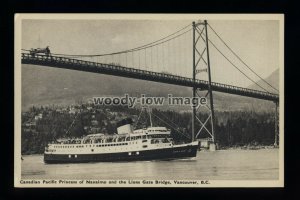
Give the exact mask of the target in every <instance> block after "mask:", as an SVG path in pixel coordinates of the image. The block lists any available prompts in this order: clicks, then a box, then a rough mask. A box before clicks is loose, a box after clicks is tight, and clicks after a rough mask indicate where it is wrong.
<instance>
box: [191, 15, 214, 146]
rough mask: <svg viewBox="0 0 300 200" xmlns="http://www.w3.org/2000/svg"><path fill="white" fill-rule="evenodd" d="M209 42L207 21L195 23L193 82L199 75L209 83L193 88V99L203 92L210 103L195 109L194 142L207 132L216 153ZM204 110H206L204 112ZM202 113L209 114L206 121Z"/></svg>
mask: <svg viewBox="0 0 300 200" xmlns="http://www.w3.org/2000/svg"><path fill="white" fill-rule="evenodd" d="M208 42H209V40H208V34H207V21H206V20H204V21H199V22H193V81H194V82H195V80H196V76H197V75H198V76H197V79H201V80H203V79H206V80H207V81H208V86H207V87H206V88H197V87H193V97H200V94H199V93H200V92H201V91H202V92H201V93H203V92H205V97H207V98H208V99H209V102H207V106H199V107H197V108H196V107H193V114H192V140H193V141H194V140H196V139H197V137H198V136H199V135H200V134H201V133H202V132H207V133H208V134H209V136H210V138H209V141H208V142H209V149H210V150H212V151H214V150H216V137H215V129H214V124H215V115H214V102H213V93H212V87H211V70H210V59H209V48H208ZM202 96H203V95H202ZM203 109H205V110H204V112H203ZM201 110H202V111H201ZM200 112H203V113H207V117H206V119H201V118H200V115H199V114H200Z"/></svg>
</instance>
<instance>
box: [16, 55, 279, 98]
mask: <svg viewBox="0 0 300 200" xmlns="http://www.w3.org/2000/svg"><path fill="white" fill-rule="evenodd" d="M22 64H32V65H43V66H49V67H56V68H64V69H72V70H79V71H86V72H94V73H101V74H109V75H115V76H122V77H128V78H135V79H142V80H149V81H155V82H162V83H168V84H173V85H180V86H187V87H197V88H201V89H203V90H205V89H208V82H207V81H203V80H196V81H195V82H194V81H193V79H192V78H187V77H182V76H176V75H172V74H165V73H159V72H151V71H147V70H139V69H134V68H128V67H122V66H118V65H115V64H103V63H96V62H90V61H84V60H78V59H72V58H66V57H58V56H46V55H35V56H32V55H30V54H29V53H22ZM212 90H213V91H218V92H223V93H228V94H235V95H240V96H246V97H253V98H257V99H264V100H269V101H274V102H278V101H279V96H278V95H277V94H273V93H268V92H262V91H259V90H252V89H248V88H242V87H237V86H232V85H226V84H221V83H215V82H212Z"/></svg>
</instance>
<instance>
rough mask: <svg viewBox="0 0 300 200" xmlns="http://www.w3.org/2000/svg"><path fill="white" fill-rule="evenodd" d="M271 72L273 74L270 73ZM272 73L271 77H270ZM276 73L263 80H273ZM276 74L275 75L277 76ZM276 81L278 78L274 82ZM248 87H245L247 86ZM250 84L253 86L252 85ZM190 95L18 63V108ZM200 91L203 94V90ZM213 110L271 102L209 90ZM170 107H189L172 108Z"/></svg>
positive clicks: (260, 107)
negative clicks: (98, 99)
mask: <svg viewBox="0 0 300 200" xmlns="http://www.w3.org/2000/svg"><path fill="white" fill-rule="evenodd" d="M274 74H275V75H274ZM271 76H272V77H271ZM274 77H275V78H276V72H274V73H272V74H271V75H270V77H268V78H267V79H266V80H270V81H271V80H272V81H274V83H276V79H275V78H274ZM277 77H278V76H277ZM277 83H278V81H277ZM251 87H252V86H250V87H249V88H251ZM253 87H254V86H253ZM126 93H127V94H129V95H130V96H137V95H138V96H140V94H146V95H149V96H162V97H167V94H172V95H173V96H182V97H186V96H191V94H192V89H191V88H187V87H182V86H176V85H170V84H161V83H156V82H151V81H144V80H137V79H129V78H123V77H117V76H111V75H104V74H95V73H89V72H81V71H74V70H67V69H58V68H51V67H42V66H34V65H22V109H23V110H27V109H28V108H29V107H31V106H33V105H35V106H39V105H52V104H54V105H55V104H58V105H68V104H73V103H76V102H79V101H86V100H87V99H89V98H92V97H101V96H102V97H103V96H124V94H126ZM203 94H204V93H203ZM213 95H214V105H215V109H216V110H221V111H224V110H228V111H235V110H252V111H263V112H264V111H270V109H271V108H272V106H273V104H272V103H270V102H267V101H263V100H256V99H253V98H248V97H241V96H236V95H230V94H224V93H219V92H213ZM172 109H176V110H182V109H185V110H186V109H190V108H187V107H178V106H177V107H172Z"/></svg>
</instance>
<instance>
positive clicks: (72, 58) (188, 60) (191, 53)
mask: <svg viewBox="0 0 300 200" xmlns="http://www.w3.org/2000/svg"><path fill="white" fill-rule="evenodd" d="M208 30H209V31H210V32H211V33H212V34H214V35H215V36H216V39H218V40H219V42H220V43H221V44H222V45H223V46H224V47H226V48H227V50H228V52H230V53H231V55H233V56H234V57H235V59H236V60H238V61H239V63H240V64H241V65H243V67H244V68H247V69H248V71H247V72H248V74H247V73H246V71H245V70H243V68H241V67H240V66H239V65H237V64H236V62H234V61H232V59H230V58H229V57H228V56H227V55H226V54H225V53H224V52H223V51H222V50H221V48H219V46H218V45H217V43H216V42H215V41H212V40H211V39H209V38H208ZM209 48H214V51H215V52H217V53H218V54H219V55H220V56H221V57H222V58H223V59H224V61H225V62H227V63H229V65H231V66H232V67H233V68H234V69H236V70H237V72H238V73H240V74H241V75H242V76H243V77H244V78H246V79H248V80H249V81H251V82H252V83H253V84H254V85H256V86H257V87H258V88H260V89H259V90H254V89H249V88H244V87H239V86H235V85H229V84H223V83H218V82H215V81H212V80H211V79H212V78H211V69H212V68H213V67H214V66H212V67H211V66H210V65H211V64H210V53H209V52H210V49H209ZM22 51H23V52H22V55H21V60H22V64H31V65H39V66H47V67H55V68H63V69H71V70H78V71H85V72H93V73H100V74H108V75H114V76H121V77H127V78H134V79H141V80H147V81H154V82H160V83H166V84H173V85H179V86H186V87H191V88H193V97H196V96H197V95H198V96H199V93H198V92H199V91H206V92H207V93H206V95H205V96H206V97H208V98H209V100H210V101H209V102H210V105H209V106H207V108H206V109H207V110H208V111H209V112H210V115H209V116H208V118H207V119H206V120H205V121H201V120H200V119H199V116H198V114H199V112H201V111H200V110H198V109H196V108H193V117H192V129H193V130H192V140H194V139H196V138H197V137H198V135H199V134H200V133H201V132H202V131H206V132H208V133H209V134H210V136H211V138H212V141H213V143H215V140H216V138H215V133H214V121H215V116H214V102H213V91H216V92H222V93H228V94H233V95H240V96H246V97H252V98H256V99H262V100H267V101H273V102H274V103H275V106H276V107H275V141H274V144H275V145H277V144H278V116H277V115H278V102H279V95H278V93H279V91H278V89H276V88H275V87H274V86H272V85H271V84H270V83H269V82H267V81H266V80H264V79H263V78H262V77H261V76H260V75H259V74H258V73H257V72H256V71H255V70H253V68H251V67H250V66H249V65H248V64H247V63H246V62H245V61H244V60H243V59H242V58H241V57H239V56H238V54H237V53H236V52H235V51H234V50H233V49H232V48H230V46H229V45H228V44H227V43H226V42H225V41H224V40H223V39H222V37H221V36H220V34H218V33H217V31H216V30H215V29H214V28H213V27H212V26H211V25H210V24H208V23H207V21H206V20H204V21H198V22H193V23H191V24H188V25H187V26H185V27H183V28H181V29H179V30H178V31H176V32H174V33H172V34H169V35H167V36H165V37H162V38H161V39H159V40H156V41H154V42H151V43H148V44H144V45H141V46H139V47H136V48H132V49H128V50H123V51H119V52H112V53H105V54H93V55H84V54H83V55H80V54H76V55H71V54H58V53H51V54H43V53H33V52H32V50H28V49H22ZM249 72H250V73H251V75H252V76H253V75H254V76H255V77H256V78H258V79H259V80H261V81H262V82H263V83H264V85H262V84H259V83H258V82H257V81H255V80H254V79H253V78H251V77H252V76H250V74H249ZM266 86H267V87H266ZM196 123H199V124H200V129H199V130H195V124H196ZM208 126H209V128H208Z"/></svg>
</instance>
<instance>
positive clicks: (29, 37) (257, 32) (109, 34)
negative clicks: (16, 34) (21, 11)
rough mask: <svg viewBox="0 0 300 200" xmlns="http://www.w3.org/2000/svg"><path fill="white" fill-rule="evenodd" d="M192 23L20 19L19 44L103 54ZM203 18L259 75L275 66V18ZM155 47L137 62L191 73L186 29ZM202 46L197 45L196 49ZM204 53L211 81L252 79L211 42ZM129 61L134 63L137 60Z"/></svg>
mask: <svg viewBox="0 0 300 200" xmlns="http://www.w3.org/2000/svg"><path fill="white" fill-rule="evenodd" d="M196 20H197V19H195V21H196ZM191 23H192V20H144V19H143V20H142V19H141V20H138V19H136V20H132V19H131V20H120V19H118V20H108V19H101V20H100V19H98V20H64V19H59V20H58V19H55V20H54V19H23V20H22V36H21V37H22V40H21V41H22V45H21V46H22V49H30V48H37V47H46V46H50V49H51V52H52V53H63V54H104V53H111V52H118V51H122V50H126V49H131V48H135V47H137V46H141V45H144V44H147V43H150V42H153V41H155V40H158V39H161V38H162V37H165V36H167V35H169V34H172V33H174V32H175V31H177V30H179V29H181V28H183V27H185V26H187V25H188V24H191ZM208 23H209V24H210V25H211V26H212V27H213V29H214V30H215V31H216V32H217V33H218V34H219V35H220V36H221V37H222V39H223V40H224V41H225V42H226V43H227V44H228V45H229V46H230V47H231V48H232V49H233V50H234V51H235V52H236V53H237V54H238V55H239V56H240V57H241V58H242V59H243V60H244V62H245V63H247V64H248V65H249V66H250V67H251V68H252V69H253V70H254V71H256V72H257V73H258V74H259V75H260V76H261V77H267V76H269V75H270V74H271V73H272V72H273V71H275V70H276V69H278V68H279V21H276V20H209V21H208ZM208 37H209V39H210V40H211V41H213V42H214V43H215V44H216V45H217V46H218V47H219V49H220V50H221V51H222V52H223V53H224V54H225V55H226V56H228V57H229V58H230V60H232V62H234V63H235V64H236V65H237V66H238V67H239V68H240V69H241V70H243V71H244V72H245V73H246V74H247V75H248V76H249V77H250V78H251V79H253V80H254V81H258V80H259V78H258V77H256V76H255V75H254V74H253V73H251V72H250V71H249V70H248V69H247V68H246V67H245V66H244V65H243V64H241V63H240V62H239V61H238V60H237V59H236V58H235V56H233V55H232V54H231V53H230V51H228V49H227V48H226V47H225V46H224V45H223V44H222V43H221V42H220V40H219V39H218V38H217V37H216V35H215V34H214V33H213V32H212V31H211V30H210V29H208ZM172 45H173V46H172ZM199 45H203V44H200V43H199ZM160 47H161V49H159V47H158V49H156V52H158V54H160V55H164V56H163V57H159V56H158V55H156V56H155V53H153V52H152V51H155V49H154V50H151V52H150V49H149V50H148V51H147V50H146V51H144V54H143V55H144V57H143V56H141V58H139V59H141V60H143V61H139V62H144V65H146V66H147V67H148V68H151V67H152V70H154V71H174V74H183V75H185V76H190V75H191V73H192V32H191V31H189V32H188V33H186V34H184V35H183V36H182V37H179V39H178V40H175V41H173V43H171V42H170V43H165V44H164V46H160ZM203 47H204V46H200V47H199V49H201V48H203ZM141 53H143V52H141ZM209 55H210V62H211V73H212V81H214V82H220V83H225V84H231V85H236V86H241V87H248V86H249V85H251V83H252V82H251V81H250V80H248V79H246V78H245V77H244V76H243V75H242V74H241V73H240V72H238V71H237V70H236V69H235V68H234V67H233V66H232V65H231V64H229V63H228V62H227V61H226V60H225V59H224V58H223V57H222V56H221V55H220V54H219V53H218V52H217V51H216V50H215V49H214V47H213V46H212V45H210V44H209ZM136 56H137V55H136ZM139 56H140V55H139ZM135 58H137V57H135ZM120 59H121V61H119V62H125V57H123V58H122V57H121V58H120ZM122 59H123V60H122ZM127 59H128V58H127V57H126V60H127ZM127 62H129V63H130V61H127ZM132 62H133V63H132V64H134V62H135V63H136V62H137V61H136V60H135V61H132ZM139 65H140V64H139ZM150 65H151V66H150ZM157 66H160V68H158V67H157ZM172 67H173V68H172ZM197 78H199V79H204V80H207V75H206V74H199V75H198V77H197Z"/></svg>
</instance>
